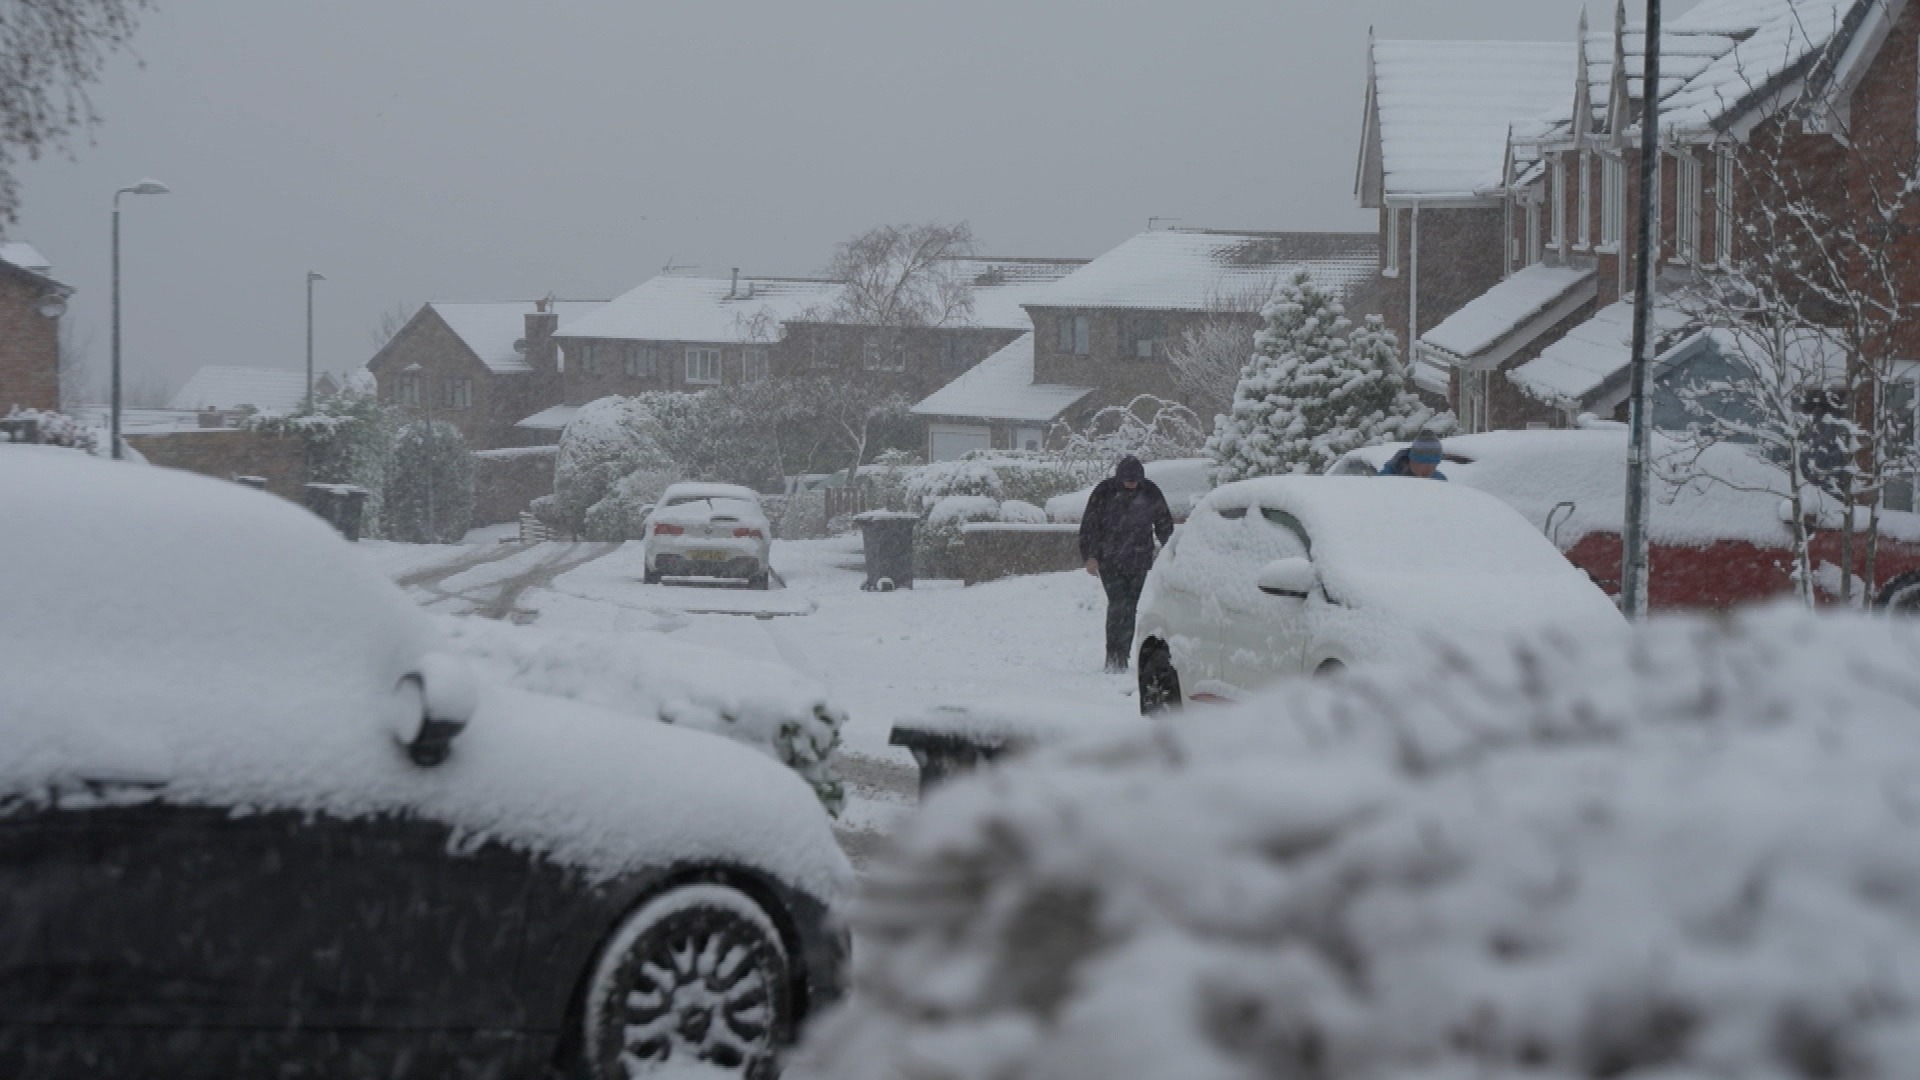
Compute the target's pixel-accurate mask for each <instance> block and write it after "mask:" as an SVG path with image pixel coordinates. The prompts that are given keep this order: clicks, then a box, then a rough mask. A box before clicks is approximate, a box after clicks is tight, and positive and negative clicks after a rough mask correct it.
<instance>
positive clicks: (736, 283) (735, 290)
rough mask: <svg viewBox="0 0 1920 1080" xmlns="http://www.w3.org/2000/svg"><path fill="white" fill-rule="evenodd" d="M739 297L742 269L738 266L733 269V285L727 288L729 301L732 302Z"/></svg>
mask: <svg viewBox="0 0 1920 1080" xmlns="http://www.w3.org/2000/svg"><path fill="white" fill-rule="evenodd" d="M739 295H740V268H739V267H737V266H736V267H734V268H733V284H731V285H729V286H727V299H729V300H732V299H733V298H735V297H737V296H739Z"/></svg>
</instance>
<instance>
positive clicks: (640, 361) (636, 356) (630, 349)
mask: <svg viewBox="0 0 1920 1080" xmlns="http://www.w3.org/2000/svg"><path fill="white" fill-rule="evenodd" d="M622 362H623V364H624V365H625V366H624V369H623V370H625V371H626V373H627V378H629V379H644V378H648V377H650V376H653V375H658V374H659V373H660V356H659V351H658V350H657V349H655V348H654V347H653V346H652V345H628V346H627V355H626V356H625V357H624V358H623V361H622Z"/></svg>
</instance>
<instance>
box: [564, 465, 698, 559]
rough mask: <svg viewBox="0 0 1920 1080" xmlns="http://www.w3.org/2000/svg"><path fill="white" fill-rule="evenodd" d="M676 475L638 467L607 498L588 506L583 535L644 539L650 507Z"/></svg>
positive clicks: (613, 539) (616, 539)
mask: <svg viewBox="0 0 1920 1080" xmlns="http://www.w3.org/2000/svg"><path fill="white" fill-rule="evenodd" d="M675 479H676V476H675V474H673V473H671V472H666V471H663V470H660V469H636V470H634V471H633V472H631V473H629V474H627V475H626V476H623V477H621V478H620V479H619V480H617V481H615V482H614V485H613V490H611V491H609V492H607V495H606V498H603V499H601V500H600V501H599V502H597V503H594V504H593V506H592V507H591V508H590V509H588V510H587V516H586V519H585V520H584V521H582V522H581V523H580V535H581V536H582V537H583V538H585V539H587V540H598V541H605V542H609V543H618V542H619V541H622V540H641V539H644V538H645V530H644V529H643V528H642V525H643V523H644V522H645V521H646V517H647V511H648V510H649V509H650V508H651V507H652V506H653V504H654V503H657V502H659V501H660V495H661V493H663V492H665V491H666V490H667V487H668V485H670V484H672V483H673V482H674V480H675Z"/></svg>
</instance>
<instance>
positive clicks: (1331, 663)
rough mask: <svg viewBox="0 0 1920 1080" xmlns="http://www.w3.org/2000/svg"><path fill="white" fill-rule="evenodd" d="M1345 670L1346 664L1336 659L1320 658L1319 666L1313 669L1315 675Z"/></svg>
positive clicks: (1334, 673) (1337, 672) (1336, 673)
mask: <svg viewBox="0 0 1920 1080" xmlns="http://www.w3.org/2000/svg"><path fill="white" fill-rule="evenodd" d="M1346 670H1347V665H1345V664H1343V663H1341V662H1340V661H1338V660H1322V661H1321V662H1320V666H1319V667H1317V668H1314V669H1313V673H1314V674H1315V675H1339V674H1341V673H1343V672H1345V671H1346Z"/></svg>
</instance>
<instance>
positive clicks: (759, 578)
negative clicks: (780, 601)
mask: <svg viewBox="0 0 1920 1080" xmlns="http://www.w3.org/2000/svg"><path fill="white" fill-rule="evenodd" d="M747 585H748V587H750V588H754V589H771V588H773V576H772V575H771V574H769V573H768V572H766V571H764V570H763V571H761V572H760V573H758V574H755V575H753V576H752V577H750V578H748V579H747Z"/></svg>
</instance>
